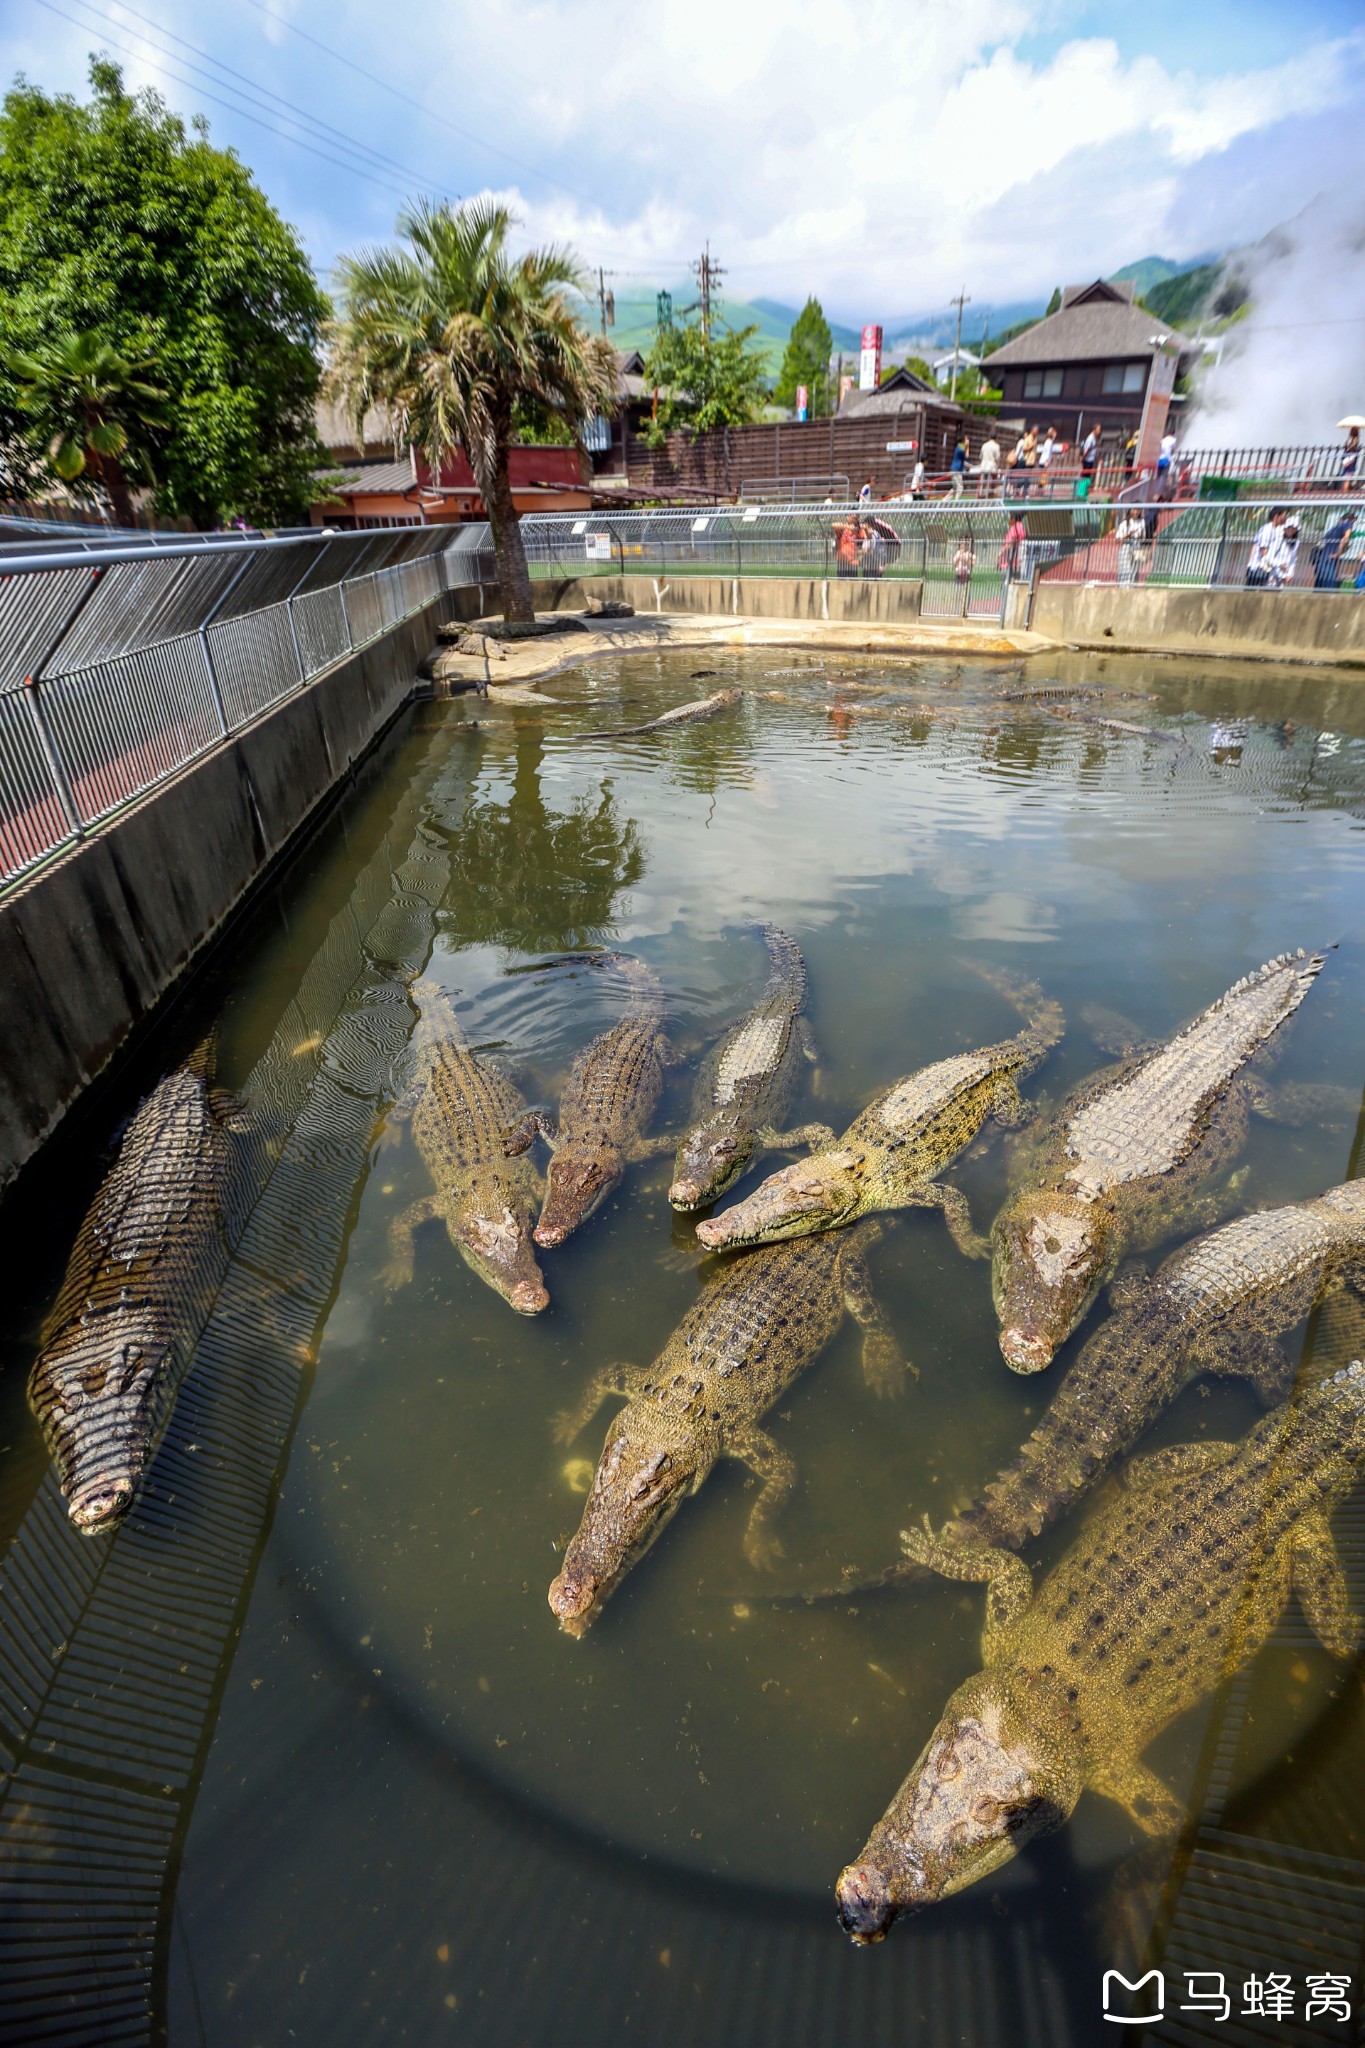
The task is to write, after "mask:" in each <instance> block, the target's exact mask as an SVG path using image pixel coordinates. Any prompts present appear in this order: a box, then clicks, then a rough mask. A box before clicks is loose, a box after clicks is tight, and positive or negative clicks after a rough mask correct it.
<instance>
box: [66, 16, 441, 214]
mask: <svg viewBox="0 0 1365 2048" xmlns="http://www.w3.org/2000/svg"><path fill="white" fill-rule="evenodd" d="M38 5H39V6H40V7H44V8H46V9H47V12H48V13H49V14H55V15H58V16H59V17H60V18H61V20H63V21H69V22H70V24H71V26H72V27H73V28H78V29H79V30H80V31H81V33H82V35H90V34H92V33H94V31H92V30H91V28H90V27H89V25H88V23H86V22H83V21H78V20H77V19H76V16H75V15H74V14H68V13H67V12H66V9H65V8H64V7H58V6H56V5H54V0H38ZM135 33H136V31H135ZM105 40H106V42H107V43H108V46H109V48H110V49H113V50H118V51H120V52H121V53H122V55H123V56H125V57H134V58H135V57H136V56H137V52H136V51H135V50H130V49H129V48H128V47H127V45H126V44H124V43H120V42H118V41H117V40H115V38H113V37H106V38H105ZM158 63H159V66H160V68H161V69H162V70H163V71H164V72H165V74H166V76H167V77H168V78H170V79H171V80H172V81H173V82H174V83H175V84H176V85H183V86H186V87H188V89H189V91H190V92H192V93H194V94H196V95H197V96H198V97H199V98H200V99H205V100H209V101H211V102H212V104H213V105H214V106H216V107H225V108H226V109H227V111H228V113H230V114H236V115H238V116H239V117H240V118H241V119H242V120H243V121H250V122H252V123H253V125H254V126H255V127H257V128H264V129H265V130H266V132H267V133H268V134H271V135H274V136H275V137H277V138H278V140H280V141H282V142H292V143H293V144H294V147H295V148H296V149H306V150H307V151H308V154H309V155H310V156H315V157H317V158H318V159H319V161H320V162H322V163H325V164H330V165H331V166H332V168H333V169H334V170H338V171H349V172H350V174H351V176H352V177H353V178H362V179H364V181H365V183H366V184H367V185H375V186H382V187H383V188H384V190H386V191H388V192H392V193H396V194H397V195H398V197H399V198H400V199H405V198H407V196H408V195H407V193H406V192H405V191H404V190H403V188H402V186H401V185H395V184H394V183H393V182H392V181H391V180H390V179H388V178H385V177H383V176H381V175H380V174H379V173H378V172H376V171H372V170H369V169H367V168H366V167H365V166H364V165H363V164H358V163H356V161H355V160H354V158H352V159H350V160H349V161H348V160H347V159H346V158H345V157H339V156H329V155H328V154H327V152H326V151H325V150H322V149H318V148H315V147H314V145H313V144H312V143H311V142H305V140H304V139H303V137H302V136H301V135H289V134H286V133H285V131H284V130H283V129H281V128H279V127H277V126H276V124H275V123H274V122H273V121H266V120H262V118H261V117H260V115H258V114H252V113H249V112H248V111H247V109H246V108H245V107H242V106H238V105H236V104H234V102H233V101H231V100H225V99H221V98H220V97H219V95H218V94H217V93H213V92H208V91H207V90H206V89H205V88H204V87H203V86H200V85H195V84H194V83H193V81H192V80H190V79H187V78H183V77H182V76H181V75H180V74H179V73H178V72H175V71H172V70H171V68H170V60H169V59H168V58H166V57H164V56H160V55H158Z"/></svg>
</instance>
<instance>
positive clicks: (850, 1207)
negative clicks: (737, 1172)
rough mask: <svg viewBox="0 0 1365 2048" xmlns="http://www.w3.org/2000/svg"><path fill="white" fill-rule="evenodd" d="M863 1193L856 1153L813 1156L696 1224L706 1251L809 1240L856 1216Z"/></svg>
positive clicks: (862, 1169)
mask: <svg viewBox="0 0 1365 2048" xmlns="http://www.w3.org/2000/svg"><path fill="white" fill-rule="evenodd" d="M867 1191H868V1177H867V1161H866V1155H865V1154H864V1153H862V1152H846V1151H834V1152H816V1153H813V1154H812V1156H811V1157H810V1158H809V1159H802V1160H800V1161H798V1163H797V1164H796V1165H795V1166H784V1167H783V1168H782V1170H781V1172H780V1173H774V1174H770V1175H769V1176H768V1178H767V1180H765V1181H764V1183H763V1185H762V1187H758V1188H755V1189H754V1192H753V1193H752V1194H751V1195H749V1196H747V1197H746V1198H745V1200H744V1201H742V1202H736V1204H735V1206H734V1208H733V1209H727V1210H726V1211H725V1213H724V1214H723V1215H721V1216H712V1217H710V1218H709V1219H708V1220H707V1221H706V1222H705V1223H699V1224H698V1225H697V1236H698V1237H699V1238H700V1239H701V1242H702V1243H703V1244H704V1245H705V1246H706V1248H707V1250H708V1251H731V1250H734V1249H735V1248H736V1247H738V1246H740V1245H750V1244H773V1243H775V1242H776V1241H777V1240H778V1239H779V1238H783V1237H810V1236H811V1235H812V1234H813V1233H814V1232H815V1231H817V1230H833V1229H835V1228H837V1226H838V1225H839V1224H841V1223H849V1222H851V1221H852V1219H853V1218H854V1217H855V1216H856V1215H857V1214H858V1209H859V1205H860V1203H861V1202H862V1200H863V1198H864V1196H865V1195H866V1194H867Z"/></svg>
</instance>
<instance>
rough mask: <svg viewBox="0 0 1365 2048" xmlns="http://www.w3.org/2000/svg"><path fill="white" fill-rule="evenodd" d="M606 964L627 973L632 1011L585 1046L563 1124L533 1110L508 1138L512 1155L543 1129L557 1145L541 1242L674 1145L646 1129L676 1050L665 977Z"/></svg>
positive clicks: (553, 1239) (560, 1234)
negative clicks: (671, 1049)
mask: <svg viewBox="0 0 1365 2048" xmlns="http://www.w3.org/2000/svg"><path fill="white" fill-rule="evenodd" d="M601 964H602V965H603V966H606V965H611V966H618V967H620V968H621V970H622V972H623V973H624V975H625V979H626V983H627V986H628V988H629V990H630V1000H629V1002H628V1003H627V1005H626V1010H625V1014H624V1015H623V1016H622V1017H621V1018H620V1019H619V1021H618V1022H617V1023H615V1024H613V1025H612V1027H611V1029H610V1030H609V1031H603V1032H601V1033H600V1034H599V1035H598V1037H596V1038H594V1039H593V1040H592V1041H591V1043H590V1044H588V1045H585V1046H584V1048H583V1050H582V1052H581V1053H579V1055H578V1057H577V1059H576V1060H575V1061H574V1063H573V1065H572V1067H571V1068H570V1069H569V1080H568V1085H567V1087H566V1088H565V1091H564V1097H563V1100H562V1102H561V1103H560V1106H559V1123H558V1126H556V1125H555V1124H553V1123H552V1122H550V1121H549V1119H548V1118H546V1117H543V1116H541V1115H540V1114H539V1113H537V1112H534V1111H532V1112H531V1113H529V1114H527V1115H525V1116H524V1117H523V1118H522V1120H521V1123H520V1125H519V1127H518V1128H517V1129H516V1130H513V1131H511V1132H509V1133H508V1135H507V1139H506V1149H507V1151H508V1152H509V1154H511V1153H516V1152H524V1151H525V1150H526V1148H527V1147H528V1146H529V1145H530V1144H531V1142H532V1140H533V1139H534V1137H535V1134H536V1132H537V1131H539V1132H540V1134H541V1136H542V1137H543V1138H544V1139H545V1141H546V1143H547V1144H548V1145H549V1146H550V1147H551V1150H552V1154H553V1156H552V1158H551V1160H550V1166H549V1171H548V1173H547V1175H546V1185H545V1200H544V1202H543V1204H542V1206H541V1211H540V1221H539V1222H538V1223H537V1224H536V1228H535V1240H536V1243H537V1244H542V1245H557V1244H563V1242H564V1240H565V1238H566V1237H568V1236H569V1234H570V1232H571V1231H574V1230H577V1228H578V1226H579V1224H580V1223H586V1221H587V1219H588V1218H589V1216H591V1214H592V1212H593V1210H594V1209H596V1208H597V1206H598V1204H599V1203H600V1202H602V1201H604V1200H605V1199H606V1197H607V1195H608V1194H609V1193H610V1192H611V1190H612V1189H613V1188H614V1187H615V1186H616V1183H617V1182H618V1181H619V1180H620V1178H621V1176H622V1174H623V1173H624V1172H625V1170H626V1168H627V1166H629V1165H630V1164H631V1163H632V1162H633V1161H635V1160H637V1159H648V1158H651V1157H653V1156H654V1155H655V1154H657V1153H659V1152H671V1151H672V1149H673V1141H672V1139H671V1138H654V1139H650V1138H646V1136H645V1132H646V1130H647V1129H648V1127H649V1122H650V1118H651V1117H652V1116H653V1114H654V1111H655V1110H656V1108H657V1107H658V1103H659V1096H660V1094H661V1092H662V1090H663V1070H664V1066H665V1063H666V1062H667V1060H668V1057H669V1053H668V1041H667V1040H666V1038H665V1037H664V1030H663V1022H664V998H663V990H662V989H661V988H660V986H659V982H658V977H657V976H656V975H655V974H654V972H653V971H652V969H650V968H648V967H646V966H645V964H644V962H643V961H642V960H632V959H629V958H624V957H621V956H616V955H605V956H602V958H601Z"/></svg>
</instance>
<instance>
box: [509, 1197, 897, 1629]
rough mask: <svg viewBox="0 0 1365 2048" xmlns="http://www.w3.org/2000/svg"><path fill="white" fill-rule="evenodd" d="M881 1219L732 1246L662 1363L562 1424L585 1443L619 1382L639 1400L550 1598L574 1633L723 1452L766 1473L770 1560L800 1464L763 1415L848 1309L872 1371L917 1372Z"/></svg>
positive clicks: (622, 1375)
mask: <svg viewBox="0 0 1365 2048" xmlns="http://www.w3.org/2000/svg"><path fill="white" fill-rule="evenodd" d="M881 1228H882V1226H881V1225H880V1224H878V1223H875V1222H873V1223H868V1224H864V1225H863V1226H862V1227H861V1229H860V1230H858V1231H855V1232H853V1233H852V1234H851V1235H849V1236H848V1237H820V1238H814V1239H812V1240H811V1241H810V1242H809V1243H802V1244H797V1245H786V1244H784V1245H773V1246H771V1247H767V1248H765V1249H763V1250H762V1251H757V1252H752V1253H749V1254H748V1255H747V1256H746V1257H744V1258H742V1259H727V1260H726V1261H725V1263H724V1264H723V1265H722V1266H720V1267H719V1268H718V1269H717V1270H716V1271H714V1272H712V1273H711V1274H710V1275H709V1276H708V1277H707V1279H706V1280H705V1281H704V1282H703V1284H702V1288H701V1291H700V1293H699V1295H698V1297H697V1299H696V1301H695V1302H694V1303H693V1305H692V1307H691V1308H690V1309H689V1310H688V1311H687V1313H686V1315H685V1316H684V1317H683V1319H682V1321H681V1323H679V1325H678V1327H677V1329H676V1330H675V1331H674V1333H673V1335H672V1336H671V1337H670V1338H669V1340H668V1342H667V1344H666V1345H665V1346H664V1348H663V1350H662V1351H661V1352H660V1354H659V1356H658V1357H657V1358H656V1359H655V1361H654V1363H653V1364H652V1365H649V1366H643V1367H642V1366H617V1367H614V1368H612V1369H610V1370H608V1371H606V1372H603V1373H601V1374H599V1375H598V1377H597V1378H596V1379H595V1380H594V1381H593V1382H592V1384H591V1386H590V1387H589V1388H588V1390H587V1393H586V1395H585V1397H584V1399H583V1401H582V1403H581V1404H580V1406H579V1407H578V1408H577V1409H575V1410H573V1411H572V1412H569V1413H566V1414H565V1415H562V1416H561V1417H560V1418H559V1423H558V1426H557V1429H556V1435H557V1436H558V1438H559V1440H560V1441H561V1442H563V1443H571V1442H572V1441H573V1439H574V1438H575V1437H576V1436H577V1435H578V1433H579V1431H580V1430H582V1429H583V1428H584V1427H585V1426H586V1424H587V1423H588V1422H589V1421H590V1420H591V1419H592V1417H593V1416H594V1415H595V1414H596V1413H597V1410H598V1409H599V1407H600V1406H601V1404H602V1402H603V1401H604V1400H605V1399H606V1398H607V1396H608V1395H609V1394H624V1395H625V1396H626V1398H627V1400H628V1402H629V1404H630V1405H629V1406H628V1407H626V1408H624V1409H622V1411H621V1412H620V1414H619V1415H617V1416H616V1417H615V1419H614V1420H613V1422H612V1424H611V1427H610V1428H609V1429H608V1431H607V1439H606V1444H605V1446H604V1448H603V1451H602V1455H601V1457H600V1459H599V1460H598V1464H597V1471H596V1475H595V1477H594V1479H593V1482H592V1487H591V1489H590V1491H589V1494H588V1501H587V1506H586V1507H585V1508H584V1510H583V1519H582V1522H581V1523H580V1525H579V1528H578V1531H577V1533H576V1535H575V1536H574V1537H573V1538H572V1540H571V1541H570V1543H569V1545H568V1548H567V1550H566V1551H565V1553H564V1564H563V1568H562V1570H561V1571H560V1573H559V1576H558V1577H557V1578H556V1579H555V1581H554V1584H553V1585H552V1586H551V1588H550V1595H549V1598H550V1606H551V1608H552V1609H553V1610H554V1612H555V1614H556V1615H557V1616H558V1617H559V1623H560V1626H561V1628H563V1629H564V1630H565V1631H566V1632H567V1633H568V1634H569V1635H572V1636H581V1635H582V1634H584V1632H585V1631H586V1630H587V1629H588V1627H589V1626H590V1625H591V1623H592V1621H593V1620H594V1619H595V1617H596V1615H597V1614H598V1613H599V1612H600V1610H601V1608H602V1605H603V1603H604V1601H605V1600H606V1599H607V1598H608V1596H609V1595H610V1594H611V1593H612V1592H613V1591H614V1589H615V1588H616V1587H617V1586H618V1585H619V1584H620V1582H621V1580H622V1579H623V1578H624V1577H625V1575H626V1573H627V1572H628V1571H629V1570H630V1568H631V1566H632V1565H634V1564H636V1563H637V1562H638V1561H639V1559H640V1558H641V1557H643V1555H644V1553H645V1551H646V1550H648V1549H649V1547H650V1545H651V1544H652V1543H653V1542H654V1541H655V1539H656V1537H658V1536H659V1534H660V1533H661V1532H662V1530H663V1529H664V1527H665V1525H666V1524H667V1523H668V1522H669V1521H670V1520H671V1518H672V1516H673V1514H674V1512H675V1511H676V1509H677V1508H678V1507H679V1506H680V1505H681V1504H682V1502H683V1501H684V1500H686V1499H687V1497H688V1496H689V1494H693V1493H695V1492H696V1491H697V1489H698V1487H699V1486H700V1485H701V1484H702V1482H703V1480H705V1479H706V1477H707V1475H708V1474H709V1473H710V1471H711V1469H712V1467H713V1466H714V1465H715V1464H716V1462H717V1460H718V1459H720V1458H722V1457H729V1458H737V1459H739V1460H740V1461H741V1462H742V1463H744V1464H746V1465H748V1466H749V1468H750V1470H751V1471H752V1472H754V1473H755V1474H756V1476H757V1477H758V1479H759V1480H760V1481H761V1482H762V1483H761V1488H760V1491H759V1495H758V1499H757V1500H756V1501H755V1503H754V1506H753V1510H752V1512H751V1513H750V1516H749V1523H748V1528H747V1531H746V1533H745V1538H744V1552H745V1556H746V1557H747V1558H748V1559H749V1561H750V1563H751V1564H753V1565H755V1566H759V1567H762V1566H766V1565H768V1564H770V1563H771V1562H772V1560H773V1559H774V1558H775V1557H777V1556H779V1555H780V1554H781V1545H780V1543H779V1542H778V1540H777V1537H776V1535H775V1534H774V1532H773V1529H772V1526H771V1524H772V1520H773V1515H774V1512H775V1510H776V1509H777V1507H778V1505H779V1503H780V1502H781V1501H782V1500H783V1499H784V1497H785V1496H786V1495H787V1493H789V1492H790V1490H791V1488H792V1486H793V1485H794V1483H795V1480H796V1468H795V1466H794V1464H793V1462H792V1459H791V1457H790V1456H789V1454H788V1453H787V1452H786V1451H784V1450H783V1449H781V1447H780V1446H779V1445H778V1444H776V1443H774V1442H773V1440H772V1438H771V1437H770V1436H768V1435H767V1433H766V1432H765V1431H764V1430H762V1429H760V1427H759V1418H760V1417H761V1416H762V1415H763V1414H764V1413H765V1412H766V1411H767V1410H768V1409H769V1408H771V1407H772V1406H773V1404H774V1402H776V1401H778V1400H780V1398H781V1396H782V1395H783V1394H784V1393H785V1392H786V1390H787V1388H788V1387H789V1386H790V1385H791V1384H792V1382H793V1380H795V1378H796V1376H797V1374H798V1373H800V1372H802V1371H803V1370H804V1369H805V1367H806V1366H807V1365H809V1364H810V1363H811V1361H812V1360H813V1359H815V1358H816V1357H817V1356H818V1355H819V1353H820V1352H821V1351H823V1349H824V1348H825V1345H826V1344H827V1343H828V1342H829V1340H830V1338H831V1337H832V1336H833V1335H834V1333H835V1331H836V1330H837V1329H838V1327H839V1325H840V1323H841V1322H842V1320H843V1315H844V1311H845V1309H847V1310H848V1311H849V1312H850V1313H851V1314H852V1315H853V1316H854V1317H856V1319H857V1320H858V1322H859V1323H861V1325H862V1327H863V1331H864V1340H863V1371H864V1374H865V1376H866V1378H867V1380H868V1383H869V1385H870V1386H872V1387H873V1389H874V1391H876V1392H878V1393H881V1394H891V1393H895V1392H896V1391H897V1390H898V1388H899V1387H900V1385H901V1384H902V1383H903V1381H904V1377H905V1370H906V1368H905V1366H904V1364H903V1362H902V1360H901V1357H900V1354H899V1352H898V1350H897V1347H896V1341H895V1338H894V1336H893V1335H892V1332H891V1329H890V1325H889V1324H888V1322H887V1320H886V1317H885V1316H884V1314H883V1313H882V1311H881V1309H880V1308H879V1307H878V1306H877V1303H876V1301H875V1300H874V1298H873V1295H872V1289H871V1284H870V1282H869V1279H868V1275H867V1267H866V1265H865V1263H864V1258H863V1252H864V1248H865V1247H866V1246H867V1245H868V1244H871V1243H873V1242H875V1240H876V1238H877V1237H878V1236H879V1235H880V1234H881Z"/></svg>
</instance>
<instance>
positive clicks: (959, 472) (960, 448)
mask: <svg viewBox="0 0 1365 2048" xmlns="http://www.w3.org/2000/svg"><path fill="white" fill-rule="evenodd" d="M948 474H949V476H950V477H951V478H952V480H953V496H954V497H955V498H960V497H961V496H962V493H963V491H964V489H965V488H966V479H967V443H966V441H965V440H964V439H963V437H962V435H961V434H959V435H958V437H957V439H956V441H954V443H953V459H952V461H951V462H950V463H949V464H948Z"/></svg>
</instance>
